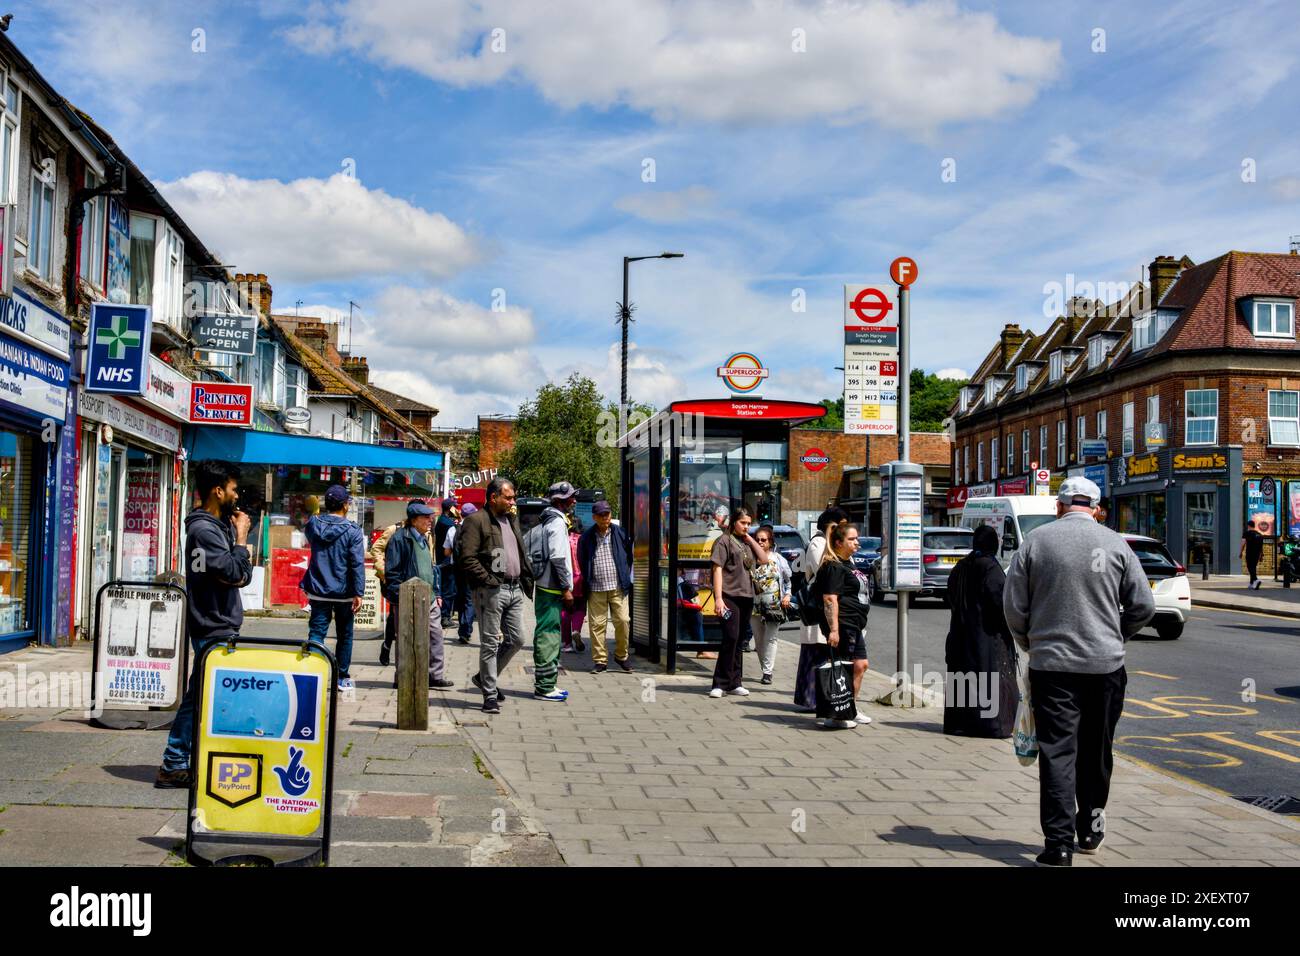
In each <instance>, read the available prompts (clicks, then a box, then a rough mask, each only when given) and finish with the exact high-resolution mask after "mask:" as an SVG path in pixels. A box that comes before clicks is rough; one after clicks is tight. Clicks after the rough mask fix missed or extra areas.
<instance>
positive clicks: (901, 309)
mask: <svg viewBox="0 0 1300 956" xmlns="http://www.w3.org/2000/svg"><path fill="white" fill-rule="evenodd" d="M889 275H890V277H891V278H892V279H893V280H894V282H895V283H897V284H898V460H899V461H911V460H912V457H911V444H912V394H911V392H912V341H911V339H912V322H911V316H910V314H909V312H910V308H911V285H912V283H913V282H914V281H915V279H916V275H917V268H916V263H915V262H914V261H913V260H912V259H909V258H907V257H906V256H900V257H899V258H897V259H895V260H894V261H893V262H892V263H890V266H889ZM895 584H897V582H895ZM894 593H895V594H896V595H897V602H898V615H897V618H898V648H897V650H898V673H899V675H900V677H899V682H900V690H901V688H902V687H903V686H906V683H907V670H908V654H907V611H908V605H909V603H910V601H911V593H910V592H909V591H904V590H896V591H895V592H894ZM910 696H911V695H910V694H908V695H906V697H907V698H908V700H906V701H905V703H910Z"/></svg>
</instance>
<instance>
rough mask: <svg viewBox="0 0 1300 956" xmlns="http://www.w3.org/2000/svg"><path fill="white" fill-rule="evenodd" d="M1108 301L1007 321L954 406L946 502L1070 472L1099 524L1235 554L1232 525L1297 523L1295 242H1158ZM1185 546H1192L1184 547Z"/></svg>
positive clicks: (1299, 442) (1173, 547)
mask: <svg viewBox="0 0 1300 956" xmlns="http://www.w3.org/2000/svg"><path fill="white" fill-rule="evenodd" d="M1148 280H1149V281H1148V283H1147V284H1145V285H1137V286H1135V287H1133V288H1131V289H1128V290H1127V291H1125V292H1124V294H1122V295H1121V296H1119V297H1118V298H1117V299H1116V300H1115V301H1113V302H1111V303H1102V302H1099V301H1090V300H1086V299H1079V298H1076V299H1073V300H1071V301H1070V302H1069V303H1068V304H1067V307H1066V309H1065V312H1066V314H1065V315H1063V316H1058V317H1057V318H1056V320H1055V321H1053V322H1052V323H1051V325H1050V326H1049V327H1048V328H1047V330H1046V331H1045V332H1044V333H1043V334H1041V335H1036V334H1035V333H1033V332H1032V331H1030V330H1023V331H1022V330H1021V329H1020V327H1019V326H1018V325H1015V324H1008V325H1007V326H1006V327H1005V328H1004V329H1003V331H1002V333H1001V335H1000V337H999V341H998V343H997V344H996V345H995V346H994V347H993V348H992V349H991V350H990V352H989V353H988V355H987V356H986V357H985V359H984V361H983V362H981V363H980V366H979V368H978V369H977V370H976V372H975V374H974V375H973V376H972V379H971V383H970V385H968V386H966V387H965V388H964V389H963V390H962V393H961V394H960V396H959V398H958V402H957V405H956V407H954V409H953V415H954V419H955V434H956V441H955V443H954V446H953V451H952V455H953V459H952V468H953V473H954V476H955V477H954V482H953V483H954V489H953V495H952V498H953V502H952V504H953V505H954V508H959V507H960V503H961V502H962V501H964V500H965V496H966V495H971V494H992V493H995V492H997V493H1002V494H1011V493H1026V492H1027V491H1028V490H1029V489H1028V488H1026V487H1025V486H1026V485H1027V484H1029V483H1030V481H1029V476H1030V474H1031V468H1032V467H1033V466H1034V465H1035V464H1037V463H1041V467H1043V468H1048V469H1050V470H1051V471H1052V473H1053V486H1055V485H1056V483H1057V482H1059V480H1060V479H1061V478H1062V477H1064V476H1065V475H1075V474H1083V475H1087V476H1088V477H1090V478H1092V479H1093V480H1094V481H1096V482H1097V484H1098V485H1099V486H1100V487H1101V489H1102V496H1103V504H1104V505H1105V507H1106V509H1107V517H1106V520H1107V523H1108V524H1109V525H1110V526H1111V527H1114V528H1116V529H1117V530H1120V531H1126V532H1133V533H1139V534H1148V535H1151V536H1153V537H1156V538H1159V539H1161V540H1163V541H1165V542H1166V544H1167V545H1168V547H1169V549H1170V551H1171V552H1172V553H1173V555H1174V557H1175V558H1176V559H1177V560H1179V561H1181V562H1183V563H1185V564H1186V563H1199V560H1200V557H1201V556H1202V554H1203V553H1204V554H1205V555H1208V557H1209V563H1210V565H1211V567H1212V568H1213V569H1215V570H1217V571H1219V572H1220V573H1232V572H1236V571H1237V570H1238V569H1239V562H1238V559H1237V551H1238V545H1239V541H1240V539H1241V533H1242V528H1243V527H1244V523H1245V521H1246V520H1247V518H1248V517H1249V518H1253V519H1254V520H1255V521H1256V523H1257V526H1258V527H1259V529H1260V530H1261V531H1262V532H1264V534H1265V535H1266V537H1267V538H1268V539H1269V540H1270V546H1268V547H1266V549H1265V564H1266V566H1267V567H1268V568H1269V569H1270V570H1271V561H1272V555H1273V553H1274V548H1275V546H1276V542H1277V540H1278V536H1279V534H1286V533H1288V532H1289V533H1291V534H1300V411H1298V409H1297V403H1298V401H1300V347H1298V346H1297V344H1296V330H1295V307H1296V299H1297V297H1300V255H1297V251H1296V250H1295V249H1294V248H1293V250H1292V252H1291V253H1290V254H1285V253H1245V252H1235V251H1234V252H1228V253H1225V254H1223V255H1221V256H1218V257H1217V258H1215V259H1211V260H1209V261H1207V262H1203V263H1200V264H1199V265H1198V264H1195V263H1193V262H1192V261H1191V260H1190V259H1187V258H1186V257H1183V258H1182V259H1175V258H1173V257H1170V256H1161V257H1158V258H1156V259H1155V260H1153V261H1152V263H1151V265H1150V266H1149V268H1148ZM1189 559H1191V560H1190V561H1189Z"/></svg>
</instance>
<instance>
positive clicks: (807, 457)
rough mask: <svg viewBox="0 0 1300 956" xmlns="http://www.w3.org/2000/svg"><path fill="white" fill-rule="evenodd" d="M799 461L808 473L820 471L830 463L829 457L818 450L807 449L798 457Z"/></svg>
mask: <svg viewBox="0 0 1300 956" xmlns="http://www.w3.org/2000/svg"><path fill="white" fill-rule="evenodd" d="M799 461H800V462H802V463H803V466H804V467H805V468H807V469H808V470H809V471H821V470H822V469H823V468H825V467H826V466H827V465H829V464H830V463H831V459H830V456H829V455H827V454H825V453H824V452H823V451H822V450H821V449H820V448H809V449H808V450H807V451H806V452H804V453H803V454H802V455H800V456H799Z"/></svg>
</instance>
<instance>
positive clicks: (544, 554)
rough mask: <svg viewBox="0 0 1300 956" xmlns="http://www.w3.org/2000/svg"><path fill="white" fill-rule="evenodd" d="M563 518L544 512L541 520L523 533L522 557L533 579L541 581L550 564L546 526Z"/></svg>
mask: <svg viewBox="0 0 1300 956" xmlns="http://www.w3.org/2000/svg"><path fill="white" fill-rule="evenodd" d="M556 520H563V519H562V518H557V517H556V516H555V515H553V514H544V515H543V516H542V520H541V521H539V522H538V523H537V524H535V525H533V526H532V527H531V528H529V529H528V533H527V534H525V535H524V558H525V560H527V562H528V567H529V569H530V570H531V571H532V572H533V580H534V581H538V582H540V581H542V580H543V577H544V575H545V574H546V569H547V568H549V567H550V566H551V549H550V546H549V544H548V543H547V540H546V538H547V534H546V526H547V525H549V524H550V523H551V522H552V521H556Z"/></svg>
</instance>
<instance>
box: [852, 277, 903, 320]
mask: <svg viewBox="0 0 1300 956" xmlns="http://www.w3.org/2000/svg"><path fill="white" fill-rule="evenodd" d="M849 308H850V309H852V310H853V314H854V315H856V316H857V317H858V318H859V319H861V320H862V321H863V322H866V323H867V324H868V325H874V324H875V323H877V322H881V321H883V320H884V318H885V317H886V316H887V315H889V313H890V312H891V311H892V310H893V308H894V303H893V302H891V301H890V298H889V296H888V295H886V294H885V293H884V292H881V291H880V290H879V289H874V288H872V287H871V286H863V287H862V289H861V290H860V291H859V292H858V294H857V295H855V296H854V297H853V301H852V302H850V303H849Z"/></svg>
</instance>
